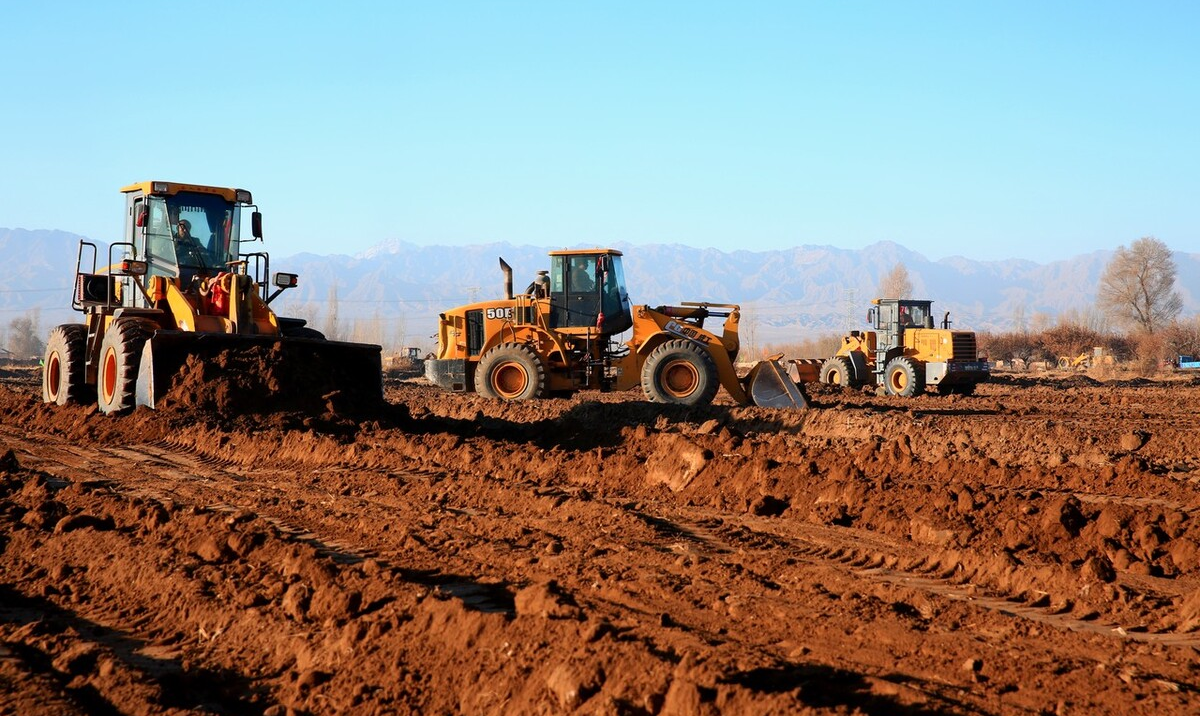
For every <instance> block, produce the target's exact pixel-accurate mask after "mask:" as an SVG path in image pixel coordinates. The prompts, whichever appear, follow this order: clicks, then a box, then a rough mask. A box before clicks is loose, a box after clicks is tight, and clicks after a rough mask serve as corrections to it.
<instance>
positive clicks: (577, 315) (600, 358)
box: [425, 249, 807, 408]
mask: <svg viewBox="0 0 1200 716" xmlns="http://www.w3.org/2000/svg"><path fill="white" fill-rule="evenodd" d="M621 258H622V254H621V252H620V251H616V250H614V249H584V250H564V251H552V252H550V270H549V271H540V272H538V276H537V278H536V279H535V280H534V281H533V282H532V283H531V284H530V285H529V287H528V288H526V290H525V292H524V293H520V294H514V292H513V283H512V269H511V267H509V265H508V264H507V263H505V261H504V259H500V268H501V270H502V271H503V273H504V276H505V290H504V297H503V298H500V299H496V300H493V301H483V302H479V303H473V304H470V305H466V306H460V307H458V308H454V309H451V310H448V311H446V312H445V313H442V314H440V316H439V326H438V352H437V356H436V358H434V359H431V360H426V361H425V373H426V376H427V377H428V378H429V380H430V381H432V382H433V383H435V384H436V385H439V386H441V387H442V388H445V389H446V390H451V391H458V392H472V391H473V392H478V393H479V394H481V395H485V396H489V397H493V398H501V399H504V400H527V399H533V398H540V397H544V396H548V395H565V394H570V393H572V392H574V391H576V390H584V389H594V390H605V391H607V390H617V391H620V390H628V389H630V388H633V387H636V386H638V385H639V384H640V385H641V387H642V391H643V393H644V394H645V396H646V398H647V399H649V400H650V401H653V402H658V403H675V404H683V405H703V404H707V403H710V402H712V400H713V398H714V397H715V395H716V393H717V390H718V388H719V387H721V386H724V388H725V390H726V391H727V392H728V393H729V395H730V396H731V397H732V398H733V399H734V400H735V401H736V402H738V403H739V404H754V405H760V406H766V407H789V408H795V407H800V408H803V407H806V406H807V400H806V399H805V397H804V395H803V393H802V392H801V390H800V388H799V387H798V386H797V385H796V383H794V382H793V381H791V380H790V379H789V378H788V376H787V371H786V370H785V369H784V368H783V366H781V365H780V364H779V361H778V359H777V357H776V358H774V359H768V360H765V361H762V362H760V363H758V364H756V365H755V366H754V367H753V368H752V369H751V370H750V372H749V375H747V376H746V377H744V378H742V377H739V376H738V374H737V373H736V372H735V370H734V361H735V360H736V358H737V354H738V350H739V347H740V344H739V339H738V321H739V318H740V315H741V314H740V310H739V308H738V306H737V305H733V304H716V303H704V302H684V303H683V304H682V305H680V306H657V307H654V308H651V307H649V306H633V305H631V304H630V300H629V294H628V292H627V290H626V287H625V274H624V270H623V268H622V263H621ZM712 318H720V319H723V321H722V326H721V332H720V335H717V334H716V333H714V332H712V331H710V330H709V329H707V328H705V321H707V320H709V319H712ZM629 330H632V337H631V338H630V339H629V340H628V341H626V342H624V343H620V342H619V341H618V340H617V336H618V335H619V334H621V333H623V332H625V331H629Z"/></svg>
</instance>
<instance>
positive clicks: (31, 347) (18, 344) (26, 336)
mask: <svg viewBox="0 0 1200 716" xmlns="http://www.w3.org/2000/svg"><path fill="white" fill-rule="evenodd" d="M40 321H41V313H40V311H38V310H37V309H34V310H33V311H32V312H30V313H29V314H28V315H25V316H20V317H18V318H14V319H12V321H10V322H9V324H8V346H7V348H8V350H10V351H12V353H13V356H14V357H16V358H22V359H24V358H40V357H41V355H42V352H43V351H44V350H45V349H46V344H45V343H43V342H42V339H41V336H40V335H38V334H39V333H40V332H41V330H40V329H39V328H38V323H40Z"/></svg>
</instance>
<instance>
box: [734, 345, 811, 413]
mask: <svg viewBox="0 0 1200 716" xmlns="http://www.w3.org/2000/svg"><path fill="white" fill-rule="evenodd" d="M779 358H780V356H771V357H770V358H767V359H765V360H763V361H760V362H759V363H757V364H756V365H755V366H754V367H753V368H751V369H750V375H748V376H746V395H748V396H749V397H750V402H751V403H753V404H755V405H757V406H759V407H763V408H807V407H808V400H807V399H806V398H805V397H804V393H803V392H802V391H801V390H800V386H798V385H796V383H795V382H793V381H792V379H791V378H790V377H789V376H788V372H787V369H786V368H784V367H783V366H782V365H781V364H780V363H779Z"/></svg>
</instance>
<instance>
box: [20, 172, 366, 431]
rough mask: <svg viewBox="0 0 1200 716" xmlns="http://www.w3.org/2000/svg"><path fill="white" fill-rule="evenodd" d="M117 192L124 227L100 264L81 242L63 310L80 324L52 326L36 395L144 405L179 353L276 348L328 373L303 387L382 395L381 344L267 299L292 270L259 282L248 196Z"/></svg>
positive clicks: (135, 188)
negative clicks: (340, 338)
mask: <svg viewBox="0 0 1200 716" xmlns="http://www.w3.org/2000/svg"><path fill="white" fill-rule="evenodd" d="M121 191H122V193H123V194H124V195H125V202H126V206H125V208H126V211H125V228H124V234H123V236H122V240H121V241H118V242H115V243H113V244H112V245H110V246H109V248H108V256H107V260H106V261H103V262H102V261H101V260H100V256H99V252H100V250H99V249H98V248H97V246H96V245H95V244H93V243H91V242H88V241H82V242H80V247H79V256H78V260H77V267H76V276H75V296H74V300H73V301H72V307H73V308H75V309H76V310H78V311H81V312H82V313H83V314H84V322H83V323H82V324H67V325H63V326H58V327H57V328H55V329H54V330H53V331H52V332H51V336H50V340H48V341H47V353H46V359H45V365H46V370H44V372H43V386H42V388H43V391H42V392H43V396H42V397H43V400H45V401H46V402H52V403H60V404H63V403H69V402H85V401H87V400H90V399H91V398H92V396H93V394H94V395H95V399H96V400H97V403H98V404H99V406H100V409H101V410H102V411H103V412H106V413H115V412H122V411H125V410H128V409H131V408H133V407H134V406H135V405H145V406H148V407H151V408H153V407H156V403H157V401H158V400H159V399H160V398H161V397H162V395H163V394H164V392H165V391H166V390H167V388H168V386H169V383H170V380H171V378H172V376H174V375H175V374H176V373H177V372H178V370H179V369H180V368H181V367H182V366H183V364H184V363H185V362H186V361H187V360H188V359H189V358H191V357H197V358H199V359H200V360H202V361H203V360H208V359H211V358H212V357H213V356H215V355H216V354H218V353H220V352H223V351H228V350H231V349H232V350H238V349H241V348H249V347H251V346H275V345H277V344H278V345H279V347H280V351H279V353H278V354H279V355H281V356H282V355H284V354H286V355H288V356H290V357H289V360H291V359H292V358H294V359H295V360H296V361H298V362H299V363H303V362H305V361H310V362H313V361H315V362H317V363H319V364H320V365H321V366H323V367H326V368H327V369H326V370H324V371H310V372H311V373H320V372H324V373H325V374H326V375H327V376H328V380H327V381H326V382H325V383H324V384H323V385H320V386H308V387H307V389H309V390H313V391H323V392H329V391H330V390H337V389H345V390H347V391H348V392H351V393H353V394H355V395H357V396H360V397H363V398H364V399H366V400H380V401H381V400H382V367H381V349H380V347H379V346H372V345H360V344H354V343H341V342H337V341H328V340H325V338H324V336H322V335H321V334H320V333H318V332H316V331H314V330H312V329H311V328H307V327H305V322H304V321H303V320H301V319H294V318H281V317H279V316H278V315H276V314H275V312H274V311H273V310H272V309H271V308H270V306H269V305H268V304H270V302H271V300H272V299H274V298H275V297H276V296H277V295H279V293H280V292H281V291H282V290H284V289H285V288H290V287H291V286H294V285H295V283H296V277H295V275H293V274H276V276H275V278H274V280H273V282H272V283H273V285H272V284H268V282H267V276H268V275H269V257H268V256H267V254H266V253H265V252H261V251H259V252H245V251H244V250H243V249H244V246H243V244H244V243H245V242H246V241H247V240H243V239H242V230H241V229H242V226H241V222H242V218H243V216H242V215H243V209H246V208H253V204H252V203H251V202H252V200H251V196H250V192H249V191H246V190H244V189H231V188H223V187H210V186H202V185H197V184H182V183H178V182H162V181H150V182H141V183H138V184H131V185H129V186H126V187H124V188H122V189H121ZM250 218H251V224H252V227H251V232H249V233H251V234H252V237H251V238H250V239H248V240H249V241H254V240H258V239H261V238H262V231H261V215H260V214H259V213H258V212H257V211H254V212H253V213H252V214H251V217H250ZM99 266H104V268H98V267H99ZM272 289H274V292H271V290H272ZM300 372H301V371H291V372H290V373H289V374H293V375H297V374H299V373H300ZM282 387H283V388H284V389H286V390H305V389H306V388H305V387H301V386H282ZM264 397H265V396H264Z"/></svg>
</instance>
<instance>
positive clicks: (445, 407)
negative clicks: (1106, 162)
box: [0, 371, 1200, 714]
mask: <svg viewBox="0 0 1200 716" xmlns="http://www.w3.org/2000/svg"><path fill="white" fill-rule="evenodd" d="M209 377H210V378H211V377H212V374H211V373H210V376H209ZM217 382H220V381H217ZM227 389H228V388H227V387H226V388H222V387H221V386H220V385H216V384H215V383H195V382H193V383H187V382H185V383H182V384H180V385H179V386H177V390H176V392H175V393H174V394H173V396H171V398H172V399H171V400H168V401H167V405H166V408H165V409H164V410H160V411H156V412H151V411H146V410H141V411H137V412H135V413H133V414H130V415H126V416H121V417H115V418H106V417H105V416H102V415H100V414H98V413H97V411H96V410H95V408H92V407H88V408H81V407H66V408H51V407H47V406H43V405H42V404H41V403H40V402H39V400H38V399H37V396H38V394H39V393H38V384H37V375H36V374H35V373H32V372H25V373H21V372H20V371H17V372H14V373H7V374H5V375H3V376H0V414H3V415H5V416H6V417H5V418H4V419H3V422H2V423H0V714H8V713H14V714H18V713H19V714H75V713H99V714H115V713H128V714H143V713H145V714H162V713H173V714H174V713H224V714H243V713H252V714H254V713H265V714H288V713H312V714H327V713H367V714H370V713H414V714H417V713H420V714H439V713H468V714H511V713H518V714H520V713H537V714H543V713H544V714H553V713H575V712H577V713H586V714H715V713H725V714H760V713H815V714H834V713H838V714H843V713H862V714H951V713H953V714H959V713H965V714H992V713H996V714H1029V713H1057V714H1095V713H1122V714H1126V713H1140V714H1184V713H1195V712H1196V711H1197V709H1198V708H1200V706H1198V705H1197V704H1198V702H1200V693H1198V692H1197V689H1200V676H1198V675H1197V674H1198V673H1200V672H1197V667H1200V656H1198V652H1197V647H1198V646H1200V516H1198V514H1200V513H1198V511H1200V497H1198V495H1197V483H1198V482H1200V432H1198V431H1197V425H1200V379H1190V380H1189V379H1177V380H1173V381H1170V382H1167V381H1148V380H1138V379H1131V380H1125V381H1108V382H1100V381H1096V380H1094V379H1091V378H1087V377H1086V376H1082V375H1079V376H1055V377H1049V378H1044V379H1031V378H1020V377H1008V376H998V377H997V379H996V380H995V381H994V382H993V383H990V384H988V385H985V386H983V387H981V389H980V391H979V394H978V395H976V396H973V397H964V396H952V397H936V396H930V397H922V398H919V399H916V400H903V399H892V398H880V397H876V396H873V395H866V394H861V393H852V392H844V391H837V390H831V389H828V388H824V387H820V386H816V387H812V388H810V393H811V396H812V401H813V403H814V405H815V407H814V409H812V410H808V411H793V412H788V411H773V410H765V409H758V408H741V407H736V406H733V405H730V404H721V403H719V404H717V405H714V406H712V407H709V408H705V409H685V410H679V409H667V408H663V407H662V406H654V405H650V404H647V403H644V402H640V401H639V400H638V399H637V398H638V396H637V395H636V394H634V393H629V394H623V395H601V394H589V393H580V394H577V395H576V396H575V397H574V398H572V399H569V400H568V399H554V400H546V401H542V402H538V403H526V404H503V403H500V402H496V401H490V400H486V399H481V398H478V397H475V396H461V395H448V394H445V393H442V392H440V391H438V390H437V389H435V388H432V387H430V386H428V385H425V384H422V383H421V382H390V383H389V385H388V390H387V398H388V402H389V404H388V405H386V406H382V407H378V406H371V407H370V409H366V408H364V407H363V406H357V405H350V406H346V405H339V404H338V403H339V400H338V398H337V397H336V396H334V397H331V398H326V399H323V401H324V403H323V404H322V405H320V406H318V408H317V409H308V410H305V411H304V412H299V411H296V412H286V411H285V412H278V411H277V412H272V413H257V412H256V411H255V410H254V407H255V406H254V405H253V404H252V403H250V402H249V401H246V400H244V399H243V398H242V396H239V395H236V394H235V395H232V396H230V395H226V396H225V398H224V399H223V400H224V402H221V399H218V398H217V397H215V396H217V394H218V393H219V391H220V390H227Z"/></svg>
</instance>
